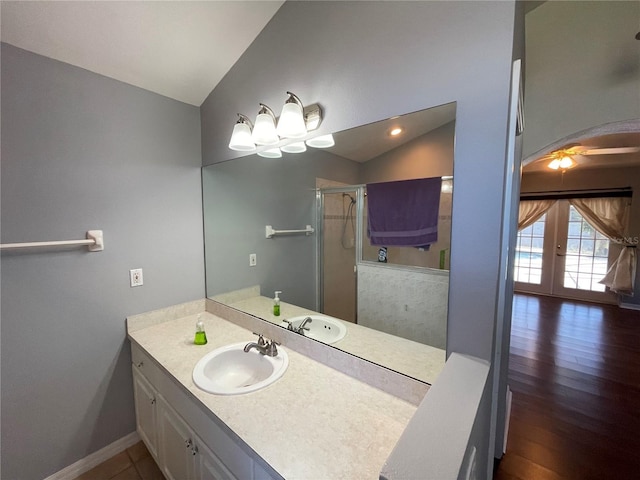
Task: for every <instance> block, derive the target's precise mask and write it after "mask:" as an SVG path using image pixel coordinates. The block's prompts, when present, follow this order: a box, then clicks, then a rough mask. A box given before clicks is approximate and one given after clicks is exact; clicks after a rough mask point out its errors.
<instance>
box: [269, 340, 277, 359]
mask: <svg viewBox="0 0 640 480" xmlns="http://www.w3.org/2000/svg"><path fill="white" fill-rule="evenodd" d="M277 345H280V344H279V343H278V342H276V341H275V340H271V341H270V342H268V343H267V349H266V354H267V355H268V356H270V357H277V356H278V347H277Z"/></svg>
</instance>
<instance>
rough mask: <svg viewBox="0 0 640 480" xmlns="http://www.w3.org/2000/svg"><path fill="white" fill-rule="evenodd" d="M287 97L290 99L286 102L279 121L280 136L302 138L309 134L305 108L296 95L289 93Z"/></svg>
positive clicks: (278, 130)
mask: <svg viewBox="0 0 640 480" xmlns="http://www.w3.org/2000/svg"><path fill="white" fill-rule="evenodd" d="M287 95H289V98H287V100H286V102H284V106H283V107H282V113H281V114H280V120H278V128H277V132H278V135H279V136H280V137H282V138H302V137H304V136H305V135H306V134H307V126H306V124H305V120H304V106H303V105H302V102H301V101H300V99H299V98H298V97H297V96H296V95H295V94H293V93H291V92H287Z"/></svg>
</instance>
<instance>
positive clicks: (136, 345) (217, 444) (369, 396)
mask: <svg viewBox="0 0 640 480" xmlns="http://www.w3.org/2000/svg"><path fill="white" fill-rule="evenodd" d="M206 305H208V304H207V303H205V301H204V300H202V301H197V302H191V303H189V304H184V305H180V306H177V307H172V308H169V309H164V310H159V311H155V312H150V313H147V314H142V315H136V316H132V317H129V318H128V319H127V329H128V336H129V339H130V340H131V349H132V361H133V367H132V368H133V378H134V393H135V403H136V417H137V430H138V432H139V434H140V436H141V437H142V439H143V441H144V442H145V444H146V445H147V447H148V448H149V451H150V452H151V454H152V455H153V456H154V458H155V460H156V462H157V463H158V465H159V466H160V468H161V470H162V472H163V473H164V475H165V476H166V477H167V478H168V479H175V480H182V479H191V478H195V479H213V478H216V479H220V478H222V479H234V478H235V479H242V480H245V479H247V480H249V479H255V480H260V479H269V478H274V479H278V478H286V479H297V478H298V479H309V478H331V479H339V478H345V479H353V478H358V479H367V478H370V479H377V478H378V476H379V474H380V471H381V469H382V467H383V464H384V463H385V461H386V460H387V458H388V457H389V455H390V453H391V451H392V450H393V448H394V446H395V445H396V443H397V441H398V439H399V438H400V436H401V434H402V432H403V431H404V430H405V427H406V426H407V424H408V423H409V420H410V419H411V417H412V416H413V414H414V413H415V411H416V408H417V407H416V405H415V404H414V403H411V402H408V401H406V400H403V399H401V398H398V397H396V396H394V395H392V394H390V393H386V392H384V391H382V390H380V389H377V388H374V387H372V386H371V385H369V384H367V383H365V382H362V381H359V380H357V379H355V378H353V377H352V376H349V375H346V374H344V373H341V372H340V371H338V370H335V369H333V368H330V367H328V366H326V365H325V364H323V363H321V362H318V361H316V360H313V359H312V358H310V357H308V356H306V355H302V354H300V353H298V352H296V351H295V350H293V349H292V348H289V347H288V346H287V339H289V340H292V343H296V341H298V340H299V339H298V338H295V337H300V336H299V335H296V334H293V333H292V332H287V331H286V330H284V329H282V328H279V327H275V326H273V332H275V333H276V335H278V334H279V335H282V337H280V338H277V341H278V342H281V343H282V345H281V346H280V347H278V348H282V349H284V350H286V352H287V354H288V356H289V366H288V368H287V371H286V372H285V373H284V375H283V376H282V377H281V378H279V379H278V380H277V381H275V382H274V383H273V384H271V385H269V386H267V387H265V388H263V389H261V390H258V391H254V392H251V393H246V394H242V395H214V394H210V393H207V392H205V391H203V390H201V389H199V388H198V387H197V386H196V385H195V384H194V382H193V379H192V372H193V369H194V366H195V365H196V364H197V362H198V361H199V360H200V359H201V358H202V357H203V356H204V355H205V354H207V353H208V352H211V351H213V350H215V349H216V348H219V347H222V346H225V345H230V344H234V343H238V342H244V341H246V342H247V343H248V342H253V341H255V340H256V337H255V336H254V334H253V333H252V331H251V330H248V329H246V328H243V327H241V326H239V325H238V324H236V323H232V322H231V321H228V320H225V319H223V318H221V317H220V316H218V315H214V314H212V313H209V312H207V311H205V309H206V308H207V307H206ZM198 314H200V317H201V319H202V321H203V322H204V324H205V329H206V332H207V337H208V343H207V344H206V345H194V343H193V336H194V332H195V325H196V321H197V317H198ZM256 322H261V324H263V325H265V326H267V327H271V326H270V325H269V324H268V323H264V322H262V321H260V320H257V319H256ZM267 329H268V328H267ZM261 333H265V334H266V335H267V336H269V335H270V333H269V332H263V331H261ZM301 340H303V341H305V342H312V343H316V342H313V341H312V340H309V339H301ZM321 346H322V347H323V348H324V349H327V347H326V346H323V345H321ZM329 350H330V349H329ZM425 391H426V389H424V390H423V392H425Z"/></svg>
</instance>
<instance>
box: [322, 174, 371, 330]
mask: <svg viewBox="0 0 640 480" xmlns="http://www.w3.org/2000/svg"><path fill="white" fill-rule="evenodd" d="M365 187H366V185H364V184H359V185H348V186H344V187H324V188H317V189H316V232H317V235H316V272H317V276H316V310H317V311H318V312H322V313H323V312H324V268H323V263H322V260H323V259H324V242H323V238H324V195H325V194H340V193H351V192H355V194H356V218H355V221H356V232H355V234H356V235H355V252H354V255H355V258H354V272H353V273H354V276H355V282H356V289H355V290H356V298H355V299H354V301H355V308H356V323H357V320H358V275H357V274H358V270H357V269H358V265H359V264H360V262H361V261H362V222H363V218H364V192H365Z"/></svg>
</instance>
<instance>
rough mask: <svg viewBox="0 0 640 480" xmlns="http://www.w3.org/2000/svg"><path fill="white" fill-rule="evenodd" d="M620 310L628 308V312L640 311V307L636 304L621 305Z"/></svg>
mask: <svg viewBox="0 0 640 480" xmlns="http://www.w3.org/2000/svg"><path fill="white" fill-rule="evenodd" d="M620 308H626V309H628V310H640V305H636V304H634V303H621V304H620Z"/></svg>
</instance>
